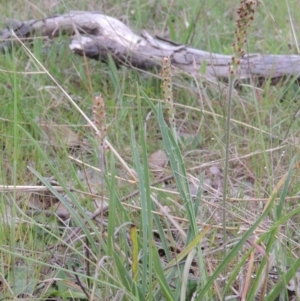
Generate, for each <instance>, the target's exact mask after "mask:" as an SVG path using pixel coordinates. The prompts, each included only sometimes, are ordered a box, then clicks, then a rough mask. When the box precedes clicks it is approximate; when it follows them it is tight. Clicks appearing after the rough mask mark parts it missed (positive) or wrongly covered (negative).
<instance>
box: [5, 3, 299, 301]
mask: <svg viewBox="0 0 300 301" xmlns="http://www.w3.org/2000/svg"><path fill="white" fill-rule="evenodd" d="M274 2H275V1H270V0H265V1H263V2H262V3H261V5H260V6H259V8H258V11H257V13H256V19H255V22H254V23H253V24H252V25H251V27H250V29H249V35H248V42H247V51H250V52H262V53H274V54H276V53H286V54H292V53H296V48H295V46H292V47H289V44H293V45H295V44H297V41H295V39H294V37H293V34H292V26H291V24H293V26H294V27H295V32H296V33H297V32H299V26H300V25H299V23H298V21H297V20H299V19H300V18H299V17H300V16H299V10H298V9H297V4H298V3H297V1H292V0H287V1H277V2H278V3H274ZM97 3H98V2H96V1H88V2H83V1H81V2H80V1H78V2H77V1H47V5H43V6H42V5H41V3H40V2H39V1H31V2H26V5H25V4H24V2H21V1H15V2H9V3H7V4H6V6H1V8H0V12H1V13H2V15H4V13H5V15H8V16H9V17H11V18H14V19H32V18H40V17H43V16H44V15H50V14H55V13H63V12H68V11H70V10H85V9H89V10H101V11H103V12H104V13H106V14H108V15H110V16H112V17H117V18H120V19H121V20H122V21H123V22H125V23H126V24H128V25H130V27H132V28H133V29H134V30H135V31H136V32H139V31H140V30H141V29H147V30H149V32H150V33H152V34H158V35H160V36H166V37H167V38H168V39H174V40H175V41H176V42H185V43H188V44H191V45H192V46H193V47H198V48H201V49H203V50H207V51H213V52H218V53H224V54H231V53H232V48H231V45H232V43H233V41H234V27H235V11H236V10H237V7H238V4H237V2H236V1H204V0H203V1H200V3H199V1H194V0H188V1H185V2H183V1H181V0H177V1H171V2H169V1H160V2H159V3H156V2H155V3H154V2H153V3H150V2H146V1H142V0H141V1H127V2H122V3H120V2H119V1H103V2H102V4H101V7H99V5H98V4H97ZM288 6H289V10H290V12H291V15H289V13H288ZM291 21H292V22H291ZM29 49H30V51H31V54H29V53H28V52H26V49H25V48H24V47H22V46H21V45H19V46H16V47H14V49H13V51H12V53H6V54H4V55H1V60H0V69H1V71H0V89H1V98H0V107H1V111H0V145H1V149H2V152H1V153H0V156H1V159H0V184H1V189H2V190H1V193H0V198H1V203H0V204H1V205H0V213H1V214H0V220H1V224H0V241H1V243H0V254H1V256H0V262H1V265H0V266H1V269H0V279H1V281H0V291H1V294H0V300H6V299H15V300H17V298H20V299H22V298H23V299H25V298H27V299H29V300H51V298H52V300H53V299H54V300H59V298H61V299H62V300H79V299H81V300H224V299H225V298H226V300H239V296H241V295H243V296H246V297H245V300H254V298H255V296H256V295H259V294H258V292H259V291H260V292H261V290H264V288H266V289H265V295H266V296H263V295H264V294H263V295H262V297H261V300H275V299H276V298H277V297H278V296H279V300H289V297H288V296H287V295H288V292H287V290H285V289H283V287H286V285H287V283H289V288H290V292H292V290H293V288H292V287H293V285H294V287H296V288H294V290H295V291H296V292H295V293H294V294H296V295H297V297H298V298H299V291H297V282H295V281H296V280H295V275H298V274H297V273H298V272H297V270H298V268H299V265H300V262H299V259H298V258H299V245H298V240H299V228H298V223H299V222H298V219H299V210H300V209H299V208H298V199H299V186H300V185H299V163H297V162H298V160H299V138H298V137H299V118H298V116H297V115H298V114H297V111H298V108H299V100H298V98H299V86H298V84H297V83H295V81H293V80H287V81H285V82H282V83H281V84H278V85H277V86H270V85H269V83H268V82H266V83H265V84H264V86H263V87H255V86H253V85H252V84H251V83H248V84H245V85H242V86H240V87H235V88H234V90H233V91H232V92H233V93H232V105H231V122H230V136H229V146H228V147H227V149H228V151H229V159H228V171H227V176H228V197H227V198H226V207H225V208H224V206H223V204H222V196H223V185H224V175H225V174H224V172H225V171H224V163H225V162H224V158H225V151H226V147H225V146H224V136H225V134H226V131H225V124H226V116H225V115H224V114H225V109H224V108H225V106H226V104H227V99H226V97H227V86H226V85H225V84H224V83H215V84H214V83H211V82H209V81H207V80H205V77H202V78H201V79H194V78H189V77H188V76H186V75H184V76H182V77H179V76H178V77H176V78H173V98H174V106H175V123H176V128H177V131H178V135H177V136H176V135H174V130H173V128H172V129H170V128H169V126H168V125H169V121H168V120H169V117H170V116H168V111H167V106H166V105H165V102H164V100H163V94H162V91H161V80H160V79H159V78H158V77H157V76H151V74H149V73H145V72H137V71H136V70H128V69H126V68H123V67H121V68H119V69H118V68H116V66H115V65H114V62H113V61H110V62H108V64H104V63H100V62H95V61H85V60H84V59H83V58H82V57H76V56H75V55H70V51H69V49H68V38H66V37H59V38H58V39H57V40H55V41H52V43H51V44H50V45H49V46H48V47H45V43H44V42H43V41H42V40H40V39H35V40H34V41H33V44H32V45H31V46H30V47H29ZM37 62H39V63H40V64H41V65H42V66H43V68H44V69H43V68H42V67H41V66H40V65H39V64H38V63H37ZM153 74H154V75H157V74H158V72H156V71H155V70H153ZM51 76H53V77H54V79H55V80H56V82H54V81H53V80H52V79H51ZM64 91H65V92H66V93H65V92H64ZM100 93H101V94H102V95H103V97H104V100H105V104H106V110H105V114H106V125H107V132H106V139H107V140H108V141H109V143H110V144H111V150H109V149H108V150H106V152H105V169H104V170H103V168H102V170H101V171H99V168H100V167H101V164H100V163H101V162H100V161H101V160H100V158H99V147H98V142H99V140H98V139H99V137H98V136H97V135H96V134H95V129H94V128H93V127H92V126H91V125H90V124H89V123H88V122H87V120H86V119H85V118H84V117H83V114H82V112H83V113H84V114H85V115H86V116H87V118H88V119H89V120H92V119H93V112H92V106H93V97H94V95H99V94H100ZM70 99H71V100H72V101H74V103H72V102H71V101H70ZM75 104H76V105H77V106H78V107H79V109H78V108H76V106H75ZM81 111H82V112H81ZM157 150H163V151H164V152H165V153H166V154H167V156H168V164H167V165H166V166H165V167H163V168H160V171H153V167H152V166H150V164H149V162H148V157H149V156H150V155H151V154H153V153H154V152H156V151H157ZM136 178H137V179H138V181H136ZM164 178H165V179H166V180H162V179H164ZM167 178H168V179H167ZM54 180H55V181H56V182H53V181H54ZM43 187H46V188H47V189H44V188H43ZM191 194H192V195H191ZM95 212H96V213H98V215H97V216H96V214H94V213H95ZM224 212H225V213H226V221H225V222H224V219H223V213H224ZM223 227H225V229H226V239H225V237H224V233H223ZM224 248H225V249H226V252H224ZM273 265H274V266H276V267H277V269H278V277H279V280H278V282H277V283H274V284H273V285H272V286H271V284H272V283H271V282H272V281H273V280H272V279H271V278H270V277H269V276H266V275H267V274H268V270H269V269H271V268H272V267H273ZM266 270H267V273H266ZM252 273H256V274H257V276H256V278H252V277H250V276H252V275H251V274H252ZM289 281H290V282H289ZM293 281H294V282H293ZM298 290H299V289H298ZM258 298H259V297H258ZM258 300H259V299H258Z"/></svg>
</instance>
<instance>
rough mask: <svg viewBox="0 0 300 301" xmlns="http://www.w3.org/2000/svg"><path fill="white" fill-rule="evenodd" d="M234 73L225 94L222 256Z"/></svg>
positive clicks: (224, 236) (224, 238) (224, 235)
mask: <svg viewBox="0 0 300 301" xmlns="http://www.w3.org/2000/svg"><path fill="white" fill-rule="evenodd" d="M234 78H235V77H234V75H230V77H229V85H228V95H227V112H226V116H225V118H226V125H225V164H224V183H223V185H224V186H223V199H222V205H223V241H224V258H225V257H226V200H227V192H228V171H229V147H230V119H231V102H232V90H233V85H234Z"/></svg>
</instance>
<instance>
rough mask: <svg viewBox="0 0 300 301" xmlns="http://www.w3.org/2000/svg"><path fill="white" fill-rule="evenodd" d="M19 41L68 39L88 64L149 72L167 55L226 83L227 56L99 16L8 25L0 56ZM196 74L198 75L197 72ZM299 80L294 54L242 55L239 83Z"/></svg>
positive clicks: (1, 34)
mask: <svg viewBox="0 0 300 301" xmlns="http://www.w3.org/2000/svg"><path fill="white" fill-rule="evenodd" d="M13 32H14V34H15V35H16V36H17V37H18V38H20V39H22V38H29V37H32V36H36V35H42V36H47V37H50V38H55V37H57V36H58V35H59V34H65V35H70V36H72V42H71V44H70V49H71V50H72V51H73V52H74V53H75V54H79V55H83V53H84V54H85V55H86V56H87V57H89V58H92V59H98V60H102V61H107V59H108V56H109V55H110V56H112V58H113V59H114V60H115V62H116V64H117V65H121V64H126V65H127V66H132V67H135V68H138V69H143V70H148V69H151V68H153V67H160V64H161V59H162V58H163V57H167V56H170V57H171V58H172V59H171V62H172V65H173V66H174V67H176V68H178V69H179V70H181V71H184V72H186V73H189V74H192V75H193V76H198V75H199V74H200V73H201V74H202V75H203V74H205V75H206V76H209V77H211V78H217V79H222V80H227V78H228V75H229V64H230V62H231V56H230V55H222V54H216V53H210V52H206V51H203V50H199V49H195V48H191V47H187V46H185V45H180V44H176V43H173V42H170V41H166V40H163V39H161V38H159V37H153V36H151V35H150V34H149V33H147V32H146V31H143V32H142V33H141V34H140V35H137V34H135V33H134V32H132V30H131V29H130V28H129V27H128V26H126V25H125V24H124V23H122V22H121V21H119V20H117V19H115V18H112V17H109V16H106V15H103V14H101V13H98V12H70V13H67V14H64V15H57V16H53V17H47V18H45V19H41V20H29V21H24V22H20V21H10V22H8V23H7V27H6V28H5V29H3V30H2V31H0V42H1V44H0V51H2V52H4V51H5V49H9V48H10V47H11V43H12V42H13V40H14V34H13ZM200 70H201V71H200ZM285 77H294V78H295V79H296V80H300V56H299V55H272V54H269V55H268V54H267V55H263V54H259V53H257V54H256V53H255V54H246V55H245V56H244V57H243V58H242V60H241V64H240V67H239V70H238V78H239V79H241V80H247V79H254V80H257V79H258V80H266V79H270V80H271V82H273V83H276V82H278V81H279V80H281V79H282V78H285Z"/></svg>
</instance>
